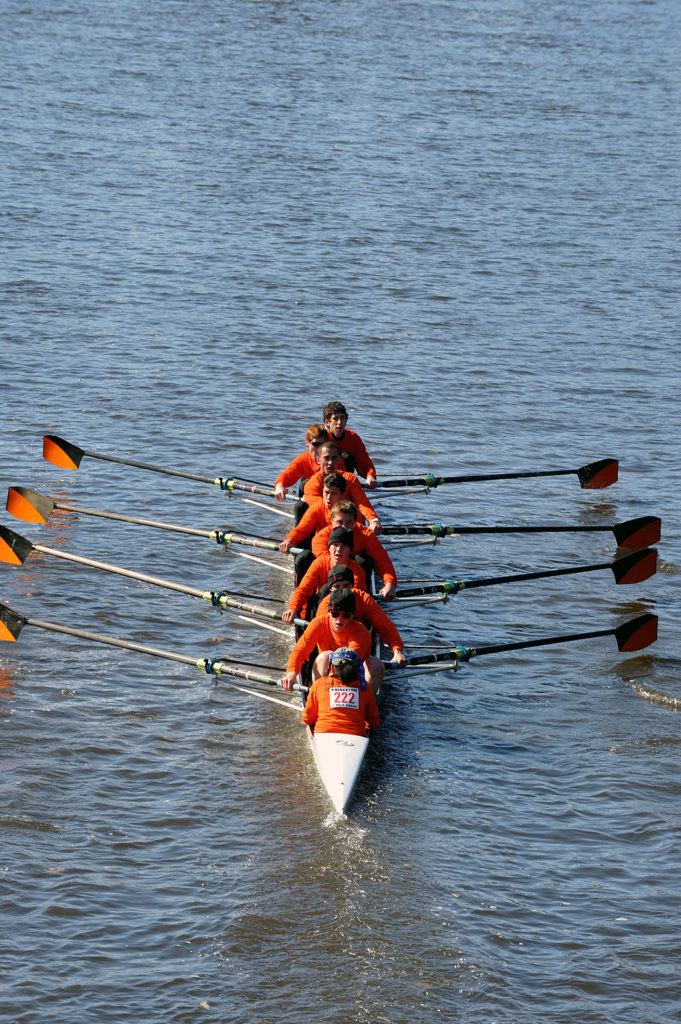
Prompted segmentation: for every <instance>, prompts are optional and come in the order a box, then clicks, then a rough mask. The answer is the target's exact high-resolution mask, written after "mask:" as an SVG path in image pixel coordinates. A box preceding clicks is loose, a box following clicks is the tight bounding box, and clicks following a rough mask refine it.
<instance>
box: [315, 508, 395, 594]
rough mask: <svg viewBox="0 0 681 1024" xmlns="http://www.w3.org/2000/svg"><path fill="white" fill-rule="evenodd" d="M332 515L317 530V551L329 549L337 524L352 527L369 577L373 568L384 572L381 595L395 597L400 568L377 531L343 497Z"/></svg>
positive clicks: (359, 560)
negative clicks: (377, 534)
mask: <svg viewBox="0 0 681 1024" xmlns="http://www.w3.org/2000/svg"><path fill="white" fill-rule="evenodd" d="M329 518H330V520H331V521H330V524H329V525H328V526H326V527H324V528H323V529H321V530H319V531H317V532H316V533H315V535H314V537H313V538H312V551H313V553H314V554H315V555H317V556H319V555H321V554H323V553H324V552H325V551H326V550H328V546H329V536H330V534H331V531H332V530H334V529H336V528H337V527H343V528H344V529H346V530H352V531H353V536H354V543H353V548H352V550H353V558H354V559H355V561H356V562H357V564H358V565H360V566H361V567H362V569H364V572H365V574H366V577H367V579H368V578H369V574H370V573H371V572H372V571H373V572H375V573H376V575H377V576H380V578H381V580H382V581H383V586H382V588H381V590H380V595H381V597H382V598H383V600H384V601H392V599H393V597H394V596H395V591H396V589H397V571H396V569H395V566H394V565H393V563H392V560H391V558H390V556H389V555H388V552H387V551H386V550H385V548H384V547H383V545H382V544H381V542H380V540H379V539H378V537H377V536H376V534H375V533H372V532H371V530H370V529H368V527H366V526H362V525H361V524H360V523H358V522H357V507H356V505H354V504H353V502H351V501H347V500H346V499H342V500H341V501H339V502H337V503H336V504H335V505H334V506H333V508H332V509H331V511H330V516H329Z"/></svg>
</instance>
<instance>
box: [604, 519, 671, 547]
mask: <svg viewBox="0 0 681 1024" xmlns="http://www.w3.org/2000/svg"><path fill="white" fill-rule="evenodd" d="M661 527H662V521H661V520H660V519H658V517H657V516H639V518H638V519H629V520H628V521H627V522H626V523H617V524H616V525H615V526H613V528H612V532H613V533H614V535H615V540H616V541H617V544H618V546H619V547H623V548H649V547H650V546H651V545H652V544H657V542H658V540H659V539H660V534H661Z"/></svg>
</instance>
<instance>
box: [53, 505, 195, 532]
mask: <svg viewBox="0 0 681 1024" xmlns="http://www.w3.org/2000/svg"><path fill="white" fill-rule="evenodd" d="M54 507H55V508H57V509H59V510H60V511H62V512H75V513H77V514H78V515H83V516H99V518H100V519H114V520H116V521H117V522H121V523H133V524H135V525H137V526H153V527H154V528H155V529H157V530H169V531H170V532H171V533H188V534H191V536H193V537H208V538H209V539H212V538H213V534H214V531H212V530H199V529H196V528H194V527H192V526H175V525H174V524H172V523H161V522H158V520H155V519H140V518H139V517H138V516H126V515H123V514H122V513H120V512H102V511H100V510H99V509H94V508H81V507H80V506H79V505H59V504H57V503H56V502H55V506H54Z"/></svg>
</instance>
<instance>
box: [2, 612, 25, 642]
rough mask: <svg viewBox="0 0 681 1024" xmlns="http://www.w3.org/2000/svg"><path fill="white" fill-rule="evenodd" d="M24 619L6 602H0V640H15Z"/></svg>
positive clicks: (23, 624) (23, 623) (22, 626)
mask: <svg viewBox="0 0 681 1024" xmlns="http://www.w3.org/2000/svg"><path fill="white" fill-rule="evenodd" d="M25 625H26V619H25V618H24V616H23V615H20V614H19V612H15V611H14V609H13V608H10V607H9V606H8V605H6V604H0V640H10V641H12V640H17V639H18V638H19V633H21V631H22V629H23V628H24V626H25Z"/></svg>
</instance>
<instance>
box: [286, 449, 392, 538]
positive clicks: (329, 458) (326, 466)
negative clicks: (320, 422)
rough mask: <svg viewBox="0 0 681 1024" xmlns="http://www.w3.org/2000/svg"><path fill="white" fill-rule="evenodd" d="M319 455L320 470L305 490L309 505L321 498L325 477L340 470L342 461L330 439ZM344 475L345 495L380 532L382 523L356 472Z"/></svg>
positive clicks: (375, 530) (369, 523)
mask: <svg viewBox="0 0 681 1024" xmlns="http://www.w3.org/2000/svg"><path fill="white" fill-rule="evenodd" d="M317 457H318V459H319V472H318V473H315V475H314V476H313V477H311V478H310V479H309V480H308V482H307V483H306V484H305V489H304V491H303V500H304V501H306V502H307V503H308V505H309V504H310V503H311V502H312V501H313V500H314V498H321V496H322V488H323V486H324V477H325V476H327V474H329V473H335V472H338V465H339V462H340V454H339V452H338V448H337V447H336V445H335V444H332V443H331V442H330V441H326V442H325V443H324V444H322V445H320V446H319V448H318V449H317ZM342 475H343V476H344V477H345V479H346V482H347V487H346V490H345V497H346V498H348V499H349V500H350V501H352V502H353V503H354V504H355V505H356V506H357V508H358V510H359V514H360V515H361V516H363V517H364V519H366V521H367V524H368V527H369V529H370V530H371V531H372V533H380V532H381V524H380V521H379V518H378V515H377V514H376V510H375V509H374V507H373V505H372V504H371V502H370V501H369V499H368V498H367V496H366V494H365V493H364V490H363V488H362V485H361V484H360V482H359V480H358V479H357V477H356V476H355V474H354V473H347V472H343V473H342Z"/></svg>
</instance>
